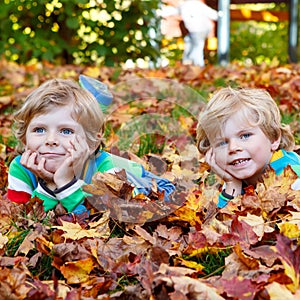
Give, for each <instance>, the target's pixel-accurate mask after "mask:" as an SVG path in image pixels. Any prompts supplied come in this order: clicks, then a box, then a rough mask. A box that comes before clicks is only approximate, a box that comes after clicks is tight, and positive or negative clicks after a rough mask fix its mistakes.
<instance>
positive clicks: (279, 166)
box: [218, 149, 300, 208]
mask: <svg viewBox="0 0 300 300" xmlns="http://www.w3.org/2000/svg"><path fill="white" fill-rule="evenodd" d="M269 164H270V166H271V168H272V169H273V170H274V171H275V173H276V175H280V174H281V173H282V172H283V171H284V169H285V168H286V167H287V166H291V168H292V170H293V171H294V172H295V173H296V174H297V176H298V179H297V180H296V181H295V182H294V183H293V184H292V186H291V188H292V189H293V190H296V191H298V190H300V156H299V155H298V154H297V153H296V152H292V151H291V152H287V151H285V150H284V149H280V150H277V151H275V152H274V153H273V155H272V157H271V160H270V163H269ZM243 187H245V186H244V185H243ZM243 193H244V191H242V194H243ZM233 198H234V197H233V196H231V195H228V194H226V193H225V190H224V189H223V191H222V192H221V193H220V195H219V202H218V207H219V208H223V207H225V206H226V205H227V204H228V202H229V201H230V200H232V199H233Z"/></svg>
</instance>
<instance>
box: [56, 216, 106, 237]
mask: <svg viewBox="0 0 300 300" xmlns="http://www.w3.org/2000/svg"><path fill="white" fill-rule="evenodd" d="M62 224H63V225H62V226H53V228H57V229H60V230H62V231H64V232H65V233H64V234H62V237H64V238H65V239H71V240H74V241H75V240H80V239H82V238H101V237H103V236H106V232H104V234H103V232H98V230H97V229H83V228H82V227H81V226H80V224H78V223H71V222H66V221H63V220H62Z"/></svg>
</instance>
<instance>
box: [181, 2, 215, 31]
mask: <svg viewBox="0 0 300 300" xmlns="http://www.w3.org/2000/svg"><path fill="white" fill-rule="evenodd" d="M179 11H180V14H181V18H182V20H183V22H184V25H185V27H186V28H187V30H188V31H189V32H209V31H210V30H211V29H212V23H211V20H214V21H216V20H217V19H218V12H217V11H216V10H214V9H212V8H211V7H209V6H207V5H206V4H205V3H203V2H201V1H199V0H186V1H184V2H183V3H182V4H181V5H180V7H179Z"/></svg>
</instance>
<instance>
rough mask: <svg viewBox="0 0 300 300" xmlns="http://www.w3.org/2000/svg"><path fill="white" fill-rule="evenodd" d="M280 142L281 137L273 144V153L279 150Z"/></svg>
mask: <svg viewBox="0 0 300 300" xmlns="http://www.w3.org/2000/svg"><path fill="white" fill-rule="evenodd" d="M280 141H281V135H280V136H279V137H278V139H276V140H275V141H274V142H272V144H271V150H272V151H276V150H277V149H278V148H279V145H280Z"/></svg>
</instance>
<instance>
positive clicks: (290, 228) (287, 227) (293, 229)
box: [278, 222, 300, 239]
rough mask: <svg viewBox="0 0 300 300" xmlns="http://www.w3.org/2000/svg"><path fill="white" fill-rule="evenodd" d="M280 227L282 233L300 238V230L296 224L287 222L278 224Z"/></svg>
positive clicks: (291, 237) (289, 236)
mask: <svg viewBox="0 0 300 300" xmlns="http://www.w3.org/2000/svg"><path fill="white" fill-rule="evenodd" d="M278 227H279V228H280V233H282V234H284V235H285V236H287V237H288V238H290V239H293V238H298V237H299V236H300V230H299V227H298V226H297V225H296V224H292V223H289V222H285V223H282V224H278Z"/></svg>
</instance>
